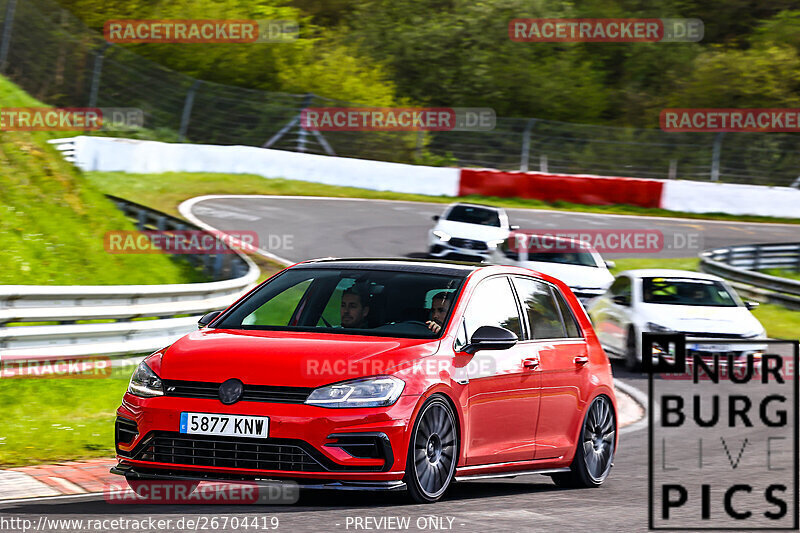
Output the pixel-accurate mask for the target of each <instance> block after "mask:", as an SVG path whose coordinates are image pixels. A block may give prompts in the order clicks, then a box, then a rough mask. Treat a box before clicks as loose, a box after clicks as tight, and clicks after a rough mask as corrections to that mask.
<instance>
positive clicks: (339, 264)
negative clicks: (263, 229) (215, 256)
mask: <svg viewBox="0 0 800 533" xmlns="http://www.w3.org/2000/svg"><path fill="white" fill-rule="evenodd" d="M292 268H331V269H333V268H343V269H352V270H389V271H397V272H419V273H426V274H446V275H451V276H459V277H466V276H468V275H469V274H471V273H472V272H474V271H475V270H478V269H480V268H486V267H485V266H482V265H480V264H478V263H468V262H463V261H446V260H441V259H410V258H409V259H406V258H402V257H390V258H375V257H347V258H335V257H325V258H321V259H312V260H310V261H304V262H302V263H298V264H297V265H294V266H293V267H292Z"/></svg>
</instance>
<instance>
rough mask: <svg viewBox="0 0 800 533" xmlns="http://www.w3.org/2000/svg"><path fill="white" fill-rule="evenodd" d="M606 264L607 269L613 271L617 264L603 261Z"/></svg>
mask: <svg viewBox="0 0 800 533" xmlns="http://www.w3.org/2000/svg"><path fill="white" fill-rule="evenodd" d="M603 262H604V263H605V264H606V268H607V269H609V270H611V269H612V268H616V266H617V264H616V263H615V262H614V261H603Z"/></svg>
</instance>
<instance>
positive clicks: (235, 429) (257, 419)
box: [180, 413, 269, 439]
mask: <svg viewBox="0 0 800 533" xmlns="http://www.w3.org/2000/svg"><path fill="white" fill-rule="evenodd" d="M180 432H181V433H189V434H194V435H223V436H226V437H251V438H256V439H263V438H266V437H267V435H269V418H267V417H266V416H245V415H221V414H216V413H181V428H180Z"/></svg>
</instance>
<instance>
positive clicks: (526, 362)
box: [522, 357, 539, 368]
mask: <svg viewBox="0 0 800 533" xmlns="http://www.w3.org/2000/svg"><path fill="white" fill-rule="evenodd" d="M522 366H524V367H525V368H536V367H537V366H539V358H538V357H528V358H527V359H523V360H522Z"/></svg>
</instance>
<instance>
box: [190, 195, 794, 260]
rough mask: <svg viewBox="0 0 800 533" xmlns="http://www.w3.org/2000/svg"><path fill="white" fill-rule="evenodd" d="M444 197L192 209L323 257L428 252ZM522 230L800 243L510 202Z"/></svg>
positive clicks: (693, 248) (758, 229) (289, 251)
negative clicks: (630, 232)
mask: <svg viewBox="0 0 800 533" xmlns="http://www.w3.org/2000/svg"><path fill="white" fill-rule="evenodd" d="M444 208H445V206H444V205H443V204H430V203H421V202H396V201H382V200H350V199H342V200H339V199H329V198H298V197H268V196H261V197H227V198H225V197H220V198H211V199H207V200H203V201H200V202H197V203H196V204H194V205H193V206H192V207H191V213H192V215H194V216H195V217H197V218H198V219H199V220H201V221H203V222H205V223H207V224H210V225H211V226H213V227H215V228H217V229H219V230H222V231H256V232H258V237H259V247H260V248H262V249H263V250H266V251H269V252H271V253H273V254H275V255H278V256H280V257H282V258H285V259H287V260H290V261H293V262H296V261H303V260H306V259H313V258H318V257H403V256H405V257H408V256H410V257H424V254H425V252H426V251H427V234H428V230H430V229H431V228H432V227H433V225H434V222H433V220H431V217H432V216H433V215H438V214H441V213H442V211H443V210H444ZM508 216H509V219H510V222H511V224H516V225H518V226H520V228H522V229H534V230H543V231H551V232H555V231H563V230H619V229H627V230H630V229H643V230H654V229H655V230H660V231H661V232H662V233H663V235H664V249H663V250H662V251H660V252H654V251H635V252H634V253H625V254H619V253H605V254H603V256H604V257H607V258H611V259H614V258H619V257H645V256H648V255H650V254H653V255H654V256H657V257H693V256H697V254H698V253H699V252H700V251H702V250H705V249H709V248H716V247H719V246H726V245H733V244H752V243H762V242H796V241H797V240H798V226H796V225H791V224H757V223H747V222H727V221H709V220H694V219H676V218H656V217H636V216H622V215H602V214H591V213H573V212H563V211H542V210H532V209H509V210H508Z"/></svg>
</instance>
